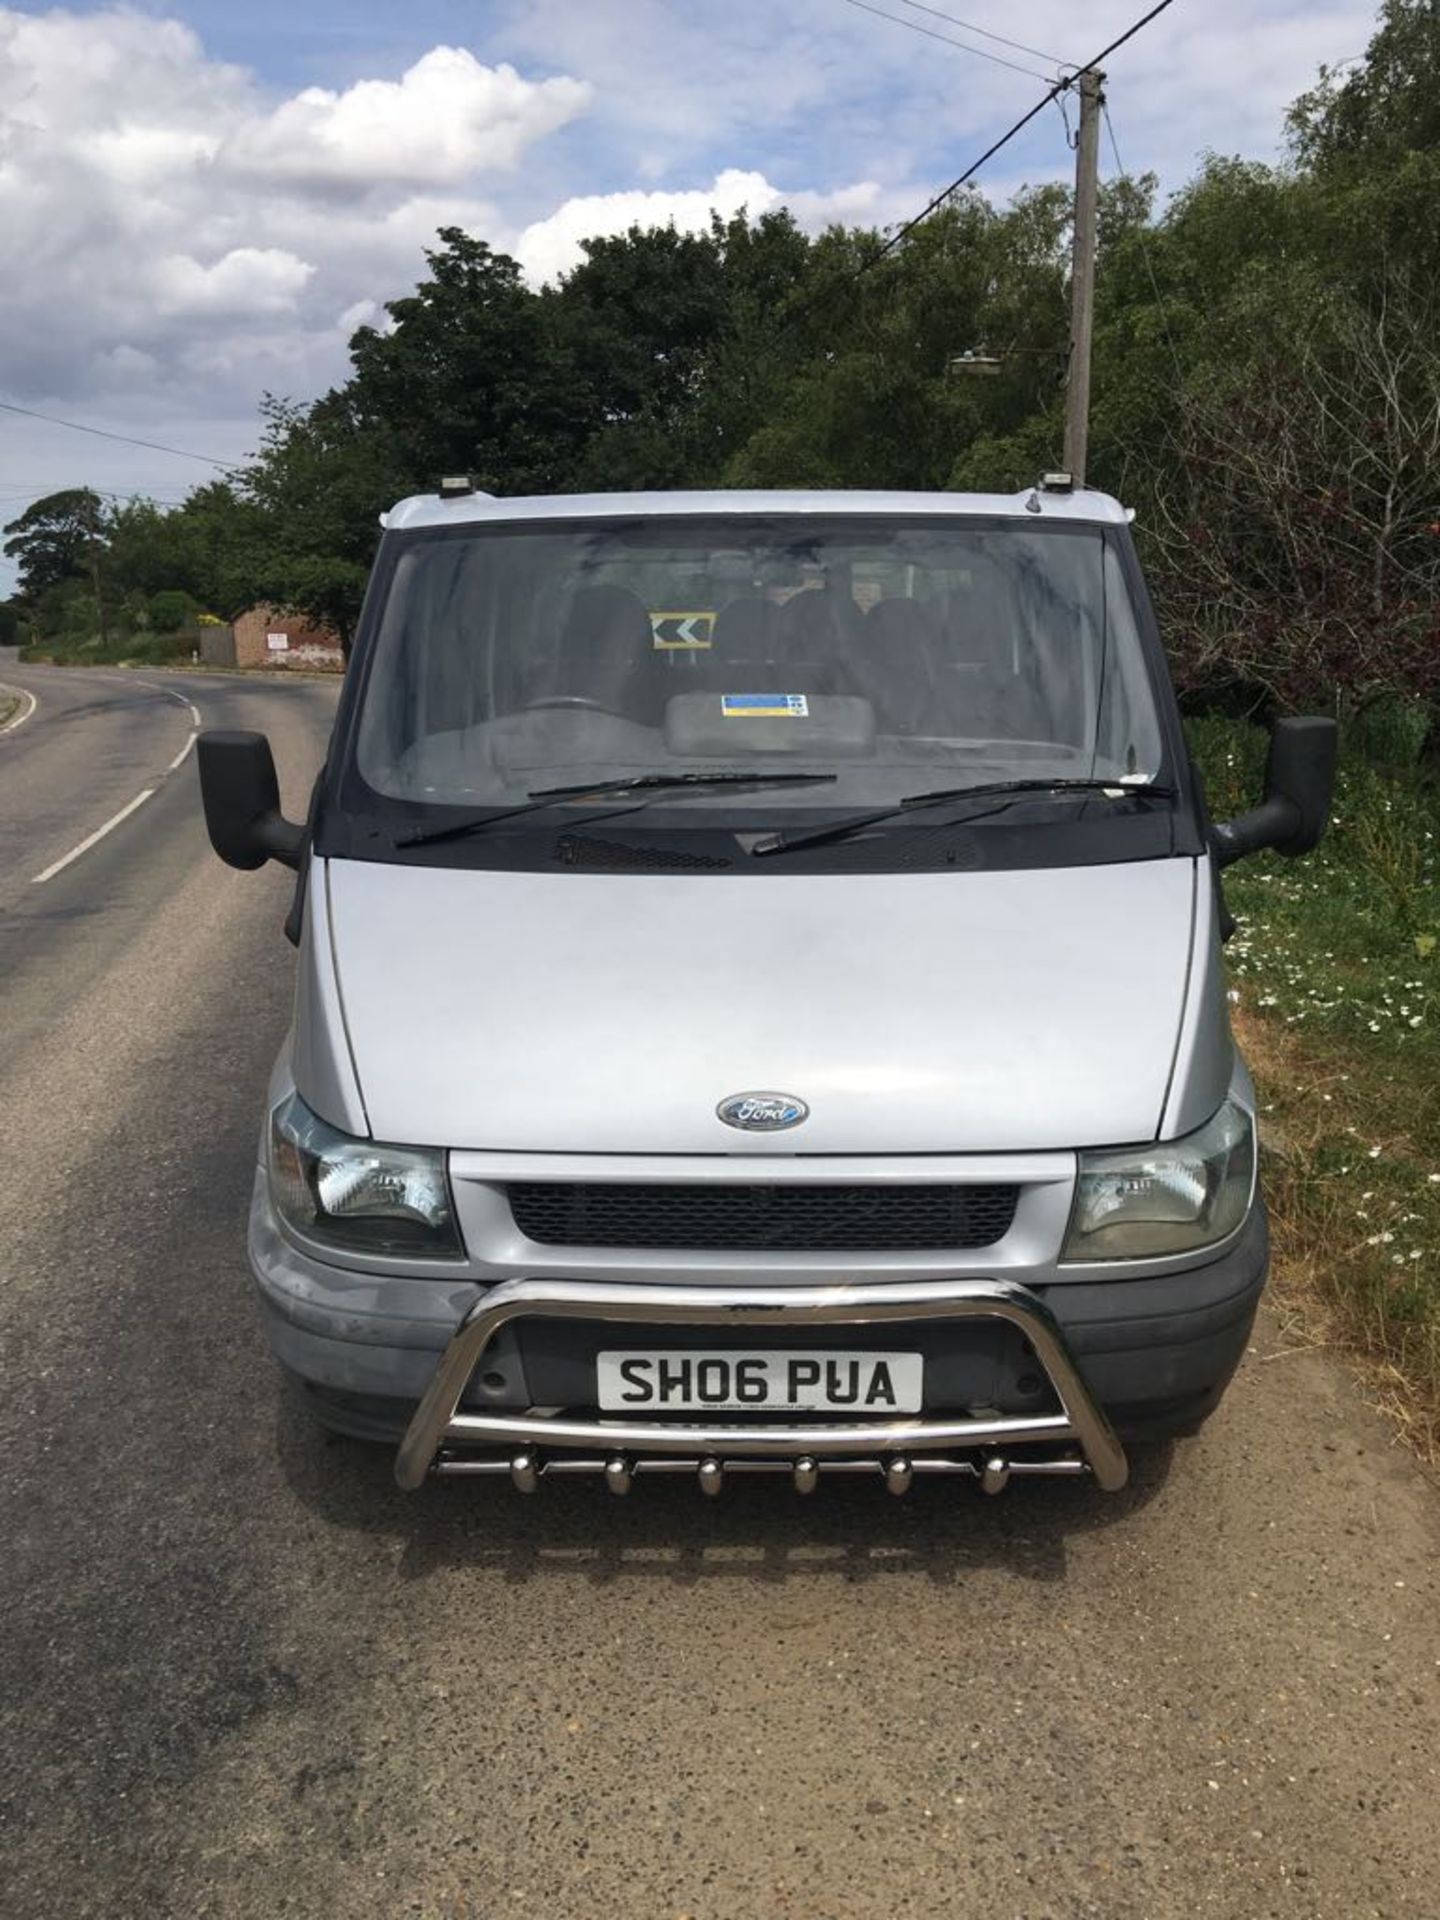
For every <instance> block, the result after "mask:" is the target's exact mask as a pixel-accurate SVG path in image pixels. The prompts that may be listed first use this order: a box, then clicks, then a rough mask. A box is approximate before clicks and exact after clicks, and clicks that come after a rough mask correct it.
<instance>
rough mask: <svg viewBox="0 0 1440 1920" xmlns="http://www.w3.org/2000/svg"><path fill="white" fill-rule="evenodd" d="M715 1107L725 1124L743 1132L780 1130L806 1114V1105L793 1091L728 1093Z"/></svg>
mask: <svg viewBox="0 0 1440 1920" xmlns="http://www.w3.org/2000/svg"><path fill="white" fill-rule="evenodd" d="M715 1111H716V1112H717V1113H718V1114H719V1116H720V1118H721V1119H722V1120H723V1121H724V1122H725V1124H726V1126H727V1127H743V1128H744V1130H745V1131H746V1132H747V1133H783V1132H784V1130H785V1128H786V1127H798V1126H799V1124H800V1122H801V1121H802V1120H808V1119H809V1117H810V1109H809V1107H807V1106H806V1104H805V1102H804V1101H803V1100H797V1099H796V1098H795V1095H794V1094H793V1093H732V1094H731V1096H730V1098H729V1099H728V1100H722V1101H721V1102H720V1104H719V1106H718V1107H717V1108H716V1109H715Z"/></svg>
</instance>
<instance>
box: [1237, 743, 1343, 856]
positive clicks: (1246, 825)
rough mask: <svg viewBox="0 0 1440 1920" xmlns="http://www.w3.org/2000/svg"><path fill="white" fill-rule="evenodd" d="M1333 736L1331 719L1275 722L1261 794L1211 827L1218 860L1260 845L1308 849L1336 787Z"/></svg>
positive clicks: (1315, 842) (1323, 824) (1324, 821)
mask: <svg viewBox="0 0 1440 1920" xmlns="http://www.w3.org/2000/svg"><path fill="white" fill-rule="evenodd" d="M1337 738H1338V733H1337V728H1336V725H1335V722H1334V721H1333V720H1329V719H1325V718H1320V717H1311V718H1306V719H1293V720H1277V721H1276V722H1275V728H1274V731H1273V732H1272V734H1271V736H1270V756H1269V758H1268V760H1267V761H1266V763H1265V798H1264V799H1263V800H1262V801H1261V803H1260V805H1259V806H1258V807H1255V808H1252V810H1251V811H1250V812H1249V813H1242V814H1241V815H1240V817H1239V819H1238V820H1223V821H1220V822H1219V823H1218V824H1217V825H1216V826H1214V827H1212V828H1211V845H1212V848H1213V850H1214V855H1215V860H1216V864H1217V865H1218V866H1222V867H1228V866H1229V865H1230V864H1231V862H1232V861H1234V860H1240V859H1243V857H1244V856H1245V855H1246V854H1247V853H1258V852H1259V851H1260V849H1261V848H1262V847H1273V848H1274V849H1275V851H1276V852H1277V853H1283V854H1286V855H1287V856H1288V855H1291V854H1297V853H1309V851H1310V849H1311V848H1312V847H1314V846H1317V845H1318V844H1319V842H1320V838H1321V836H1322V835H1323V833H1324V832H1325V828H1326V825H1327V824H1328V822H1329V819H1330V798H1331V795H1332V794H1333V793H1334V790H1335V753H1336V745H1337Z"/></svg>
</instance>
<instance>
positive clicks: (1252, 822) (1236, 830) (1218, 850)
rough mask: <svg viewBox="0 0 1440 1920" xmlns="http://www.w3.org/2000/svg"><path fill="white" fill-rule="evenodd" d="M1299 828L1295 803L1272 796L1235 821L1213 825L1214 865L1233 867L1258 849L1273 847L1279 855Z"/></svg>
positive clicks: (1297, 808)
mask: <svg viewBox="0 0 1440 1920" xmlns="http://www.w3.org/2000/svg"><path fill="white" fill-rule="evenodd" d="M1303 826H1304V821H1303V819H1302V816H1301V813H1300V809H1299V807H1297V806H1296V804H1295V802H1294V801H1293V800H1286V799H1284V798H1282V796H1281V795H1279V794H1272V795H1271V797H1270V798H1269V799H1268V800H1265V801H1263V802H1262V803H1261V804H1260V805H1259V806H1258V807H1252V808H1251V810H1250V812H1249V813H1242V814H1241V815H1240V816H1239V818H1238V819H1236V820H1217V821H1216V822H1215V824H1214V825H1213V826H1212V827H1211V829H1210V849H1211V852H1212V854H1213V856H1214V860H1215V864H1216V866H1217V867H1228V866H1233V864H1234V863H1235V861H1237V860H1243V859H1244V858H1245V856H1246V854H1249V853H1258V852H1259V851H1260V849H1261V848H1262V847H1275V848H1276V849H1278V850H1279V851H1280V852H1282V853H1283V852H1284V850H1285V847H1286V844H1287V842H1289V841H1291V840H1294V839H1295V838H1296V837H1297V835H1298V834H1299V833H1300V832H1301V830H1302V828H1303Z"/></svg>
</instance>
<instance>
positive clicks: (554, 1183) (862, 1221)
mask: <svg viewBox="0 0 1440 1920" xmlns="http://www.w3.org/2000/svg"><path fill="white" fill-rule="evenodd" d="M509 1193H510V1206H511V1210H512V1212H513V1213H514V1215H515V1224H516V1226H517V1227H519V1229H520V1231H521V1232H522V1233H523V1234H524V1235H525V1237H526V1239H527V1240H534V1241H537V1242H538V1243H539V1244H540V1245H541V1246H546V1247H692V1248H709V1247H713V1248H721V1249H733V1250H741V1249H745V1248H754V1249H756V1250H760V1251H765V1252H791V1253H801V1252H804V1253H841V1252H863V1253H885V1252H892V1251H894V1252H900V1251H912V1252H913V1251H927V1252H930V1251H933V1252H942V1251H944V1250H945V1249H947V1248H952V1249H953V1248H957V1247H992V1246H994V1244H995V1242H996V1241H997V1240H1002V1239H1003V1238H1004V1237H1005V1235H1006V1234H1007V1233H1008V1232H1009V1230H1010V1223H1011V1221H1012V1220H1013V1219H1014V1218H1015V1203H1016V1201H1017V1199H1018V1198H1019V1188H1018V1187H1014V1186H984V1187H978V1186H977V1187H956V1186H916V1187H911V1186H864V1187H843V1186H823V1187H818V1186H817V1187H802V1186H791V1185H788V1184H787V1185H785V1186H757V1185H737V1186H720V1185H714V1186H712V1185H708V1184H707V1185H689V1186H684V1185H679V1184H674V1185H672V1184H669V1183H667V1182H664V1181H658V1182H655V1183H654V1184H651V1183H649V1182H647V1183H645V1184H643V1185H640V1184H628V1185H620V1184H616V1183H613V1182H609V1181H606V1182H603V1183H602V1182H596V1183H593V1184H590V1183H586V1184H580V1183H571V1182H568V1181H565V1182H562V1181H558V1180H524V1181H517V1182H516V1183H515V1184H514V1185H513V1186H512V1187H510V1189H509Z"/></svg>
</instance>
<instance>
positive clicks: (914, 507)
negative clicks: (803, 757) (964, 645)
mask: <svg viewBox="0 0 1440 1920" xmlns="http://www.w3.org/2000/svg"><path fill="white" fill-rule="evenodd" d="M1037 504H1038V508H1039V514H1038V516H1037V513H1036V507H1037ZM727 513H734V514H741V513H745V514H770V513H774V514H806V513H815V514H822V513H823V514H832V515H834V514H847V513H853V514H869V515H875V514H887V515H890V514H893V515H895V516H897V517H900V518H903V517H905V516H907V515H910V516H915V517H920V516H924V517H926V518H933V517H934V516H935V515H937V514H954V515H955V516H956V517H957V518H961V517H969V516H973V515H976V514H983V515H985V516H987V517H989V518H997V519H1013V520H1024V521H1030V522H1033V521H1034V520H1035V519H1036V518H1037V517H1040V518H1043V519H1048V520H1083V521H1090V522H1092V523H1094V522H1098V523H1105V524H1110V525H1115V524H1120V525H1123V524H1124V522H1125V521H1126V520H1127V519H1128V518H1129V515H1128V514H1127V513H1126V511H1125V509H1124V508H1123V507H1122V506H1121V505H1120V504H1119V502H1118V501H1116V500H1112V499H1111V497H1110V496H1109V494H1107V493H1093V492H1090V491H1089V490H1088V489H1087V490H1085V491H1083V492H1075V493H1058V492H1057V493H1049V492H1046V491H1045V490H1044V489H1043V488H1038V489H1037V488H1032V487H1026V488H1025V489H1024V491H1023V492H1021V493H887V492H881V491H868V490H867V491H858V490H856V491H849V492H844V491H839V490H836V491H834V492H826V491H821V490H814V491H800V490H795V491H788V492H787V491H766V492H758V491H757V492H746V491H742V490H739V489H734V490H729V489H727V490H725V491H719V490H716V491H711V492H696V493H556V494H535V495H531V496H529V497H521V498H514V499H509V498H506V499H502V498H497V497H496V496H495V495H493V494H488V493H465V494H458V495H455V496H453V497H450V498H441V497H440V495H438V494H433V493H420V494H413V495H412V496H411V497H410V498H409V499H408V500H402V501H400V502H399V504H398V505H396V506H394V507H392V508H391V509H390V511H389V512H388V513H387V514H383V515H382V516H381V524H382V525H383V526H385V527H388V528H390V529H392V530H399V529H402V528H412V527H454V526H460V525H465V524H468V523H470V522H472V521H473V522H475V523H476V524H477V525H478V524H484V525H491V524H494V523H496V522H507V521H534V520H597V519H607V520H610V519H616V518H619V517H639V518H641V519H659V518H662V517H664V516H667V515H672V514H673V515H680V514H691V515H696V516H706V517H709V516H715V515H722V514H727Z"/></svg>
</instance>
